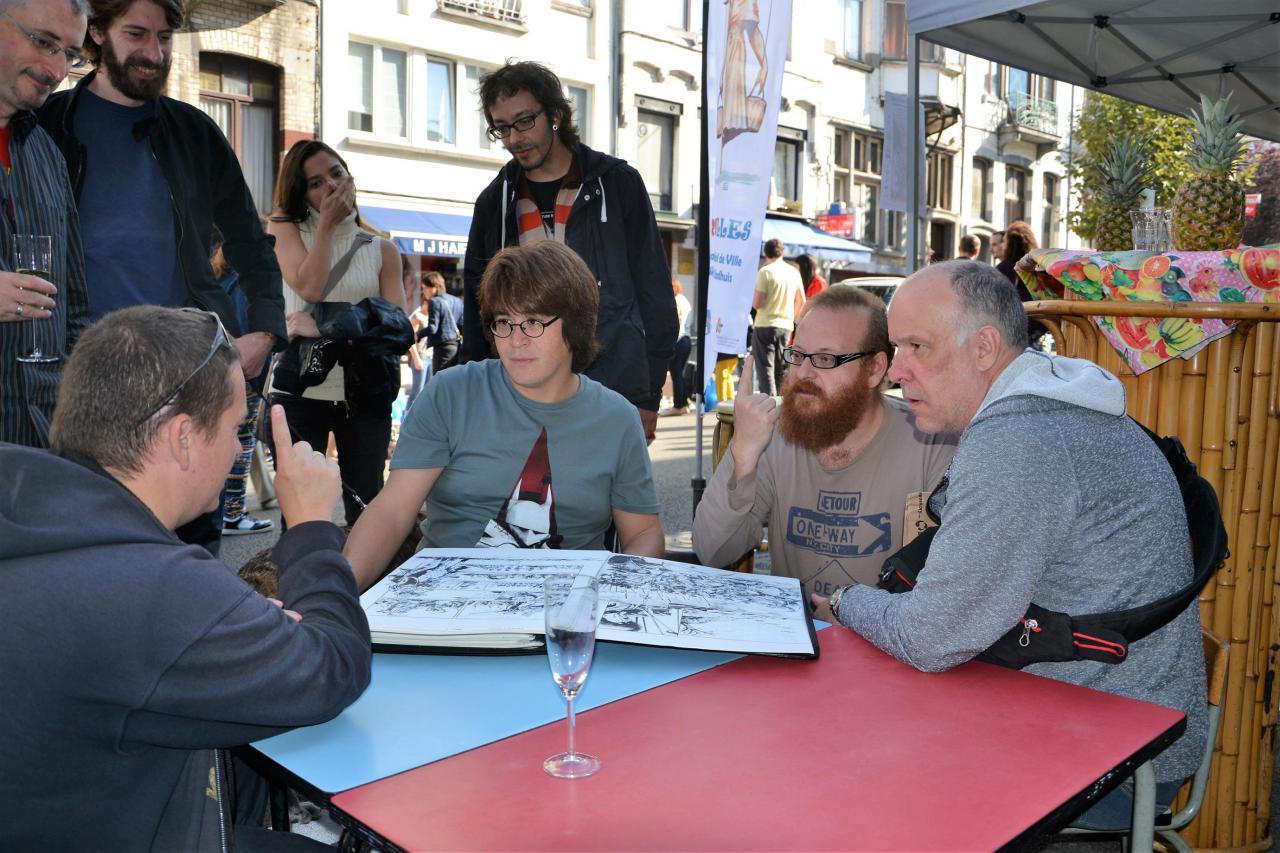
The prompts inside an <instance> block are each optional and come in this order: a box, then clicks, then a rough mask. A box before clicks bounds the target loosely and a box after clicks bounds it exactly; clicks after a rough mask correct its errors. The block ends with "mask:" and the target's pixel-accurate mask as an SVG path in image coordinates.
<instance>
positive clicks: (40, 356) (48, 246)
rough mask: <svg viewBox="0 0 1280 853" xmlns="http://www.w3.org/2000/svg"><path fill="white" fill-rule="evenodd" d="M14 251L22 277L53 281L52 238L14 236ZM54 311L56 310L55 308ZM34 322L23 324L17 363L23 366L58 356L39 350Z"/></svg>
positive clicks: (35, 322)
mask: <svg viewBox="0 0 1280 853" xmlns="http://www.w3.org/2000/svg"><path fill="white" fill-rule="evenodd" d="M13 241H14V246H15V249H16V255H17V257H16V261H17V263H16V264H15V268H16V270H17V272H19V273H21V274H22V275H34V276H36V277H38V278H42V279H44V280H45V281H52V280H53V273H52V270H53V238H52V237H47V236H44V235H37V234H16V235H14V238H13ZM54 310H55V311H56V310H57V307H56V306H55V308H54ZM36 324H37V321H36V320H28V321H27V322H25V323H24V324H23V327H24V328H25V329H26V331H25V332H23V341H24V342H25V346H24V347H23V353H24V354H23V355H19V356H18V361H20V362H22V363H24V364H52V363H53V362H55V361H58V356H57V355H53V354H48V355H46V354H45V353H44V351H43V350H42V349H41V348H40V341H39V340H38V335H37V330H36Z"/></svg>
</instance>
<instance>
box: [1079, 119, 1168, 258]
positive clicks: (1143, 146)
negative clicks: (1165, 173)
mask: <svg viewBox="0 0 1280 853" xmlns="http://www.w3.org/2000/svg"><path fill="white" fill-rule="evenodd" d="M1152 168H1153V167H1152V163H1151V160H1150V159H1149V158H1148V157H1147V140H1146V139H1142V138H1130V137H1126V138H1123V139H1113V140H1112V141H1111V142H1110V143H1109V144H1108V145H1107V152H1106V153H1105V154H1104V155H1103V156H1102V160H1101V161H1100V162H1099V163H1098V171H1099V173H1100V177H1101V181H1100V187H1101V190H1100V191H1101V195H1102V204H1101V205H1100V209H1099V212H1098V221H1097V224H1096V225H1095V226H1094V229H1093V247H1094V248H1095V249H1097V250H1098V251H1099V252H1123V251H1125V250H1126V249H1131V248H1133V226H1132V221H1131V219H1130V216H1129V214H1131V213H1132V212H1133V211H1135V210H1137V209H1138V201H1139V199H1140V197H1141V196H1142V190H1143V188H1144V187H1146V186H1147V185H1148V184H1150V183H1151V180H1152Z"/></svg>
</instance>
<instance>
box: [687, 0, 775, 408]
mask: <svg viewBox="0 0 1280 853" xmlns="http://www.w3.org/2000/svg"><path fill="white" fill-rule="evenodd" d="M705 2H706V4H707V25H706V29H705V30H704V42H703V44H704V45H705V47H704V49H705V50H706V80H705V81H704V82H705V86H704V91H705V92H706V98H707V107H708V109H707V112H706V122H705V124H706V134H707V136H706V142H707V149H706V150H707V164H708V173H709V174H708V177H709V181H710V188H709V189H710V199H709V200H708V210H709V216H708V226H707V228H706V233H707V238H706V240H705V243H704V245H705V246H706V249H705V251H706V252H707V257H708V261H709V263H708V274H707V298H706V300H705V301H704V302H703V303H702V304H704V305H706V315H705V317H706V334H704V335H703V337H702V341H703V352H704V359H703V365H704V368H703V370H704V374H707V373H710V372H711V369H712V368H713V367H714V365H715V360H716V353H718V352H731V353H739V352H742V350H743V348H744V346H745V343H746V338H747V323H748V320H749V316H750V313H751V294H752V292H753V291H754V290H755V281H756V270H757V267H758V263H757V262H758V260H759V257H760V244H761V243H762V242H763V240H764V238H763V236H762V235H761V232H762V231H763V229H764V212H765V206H766V205H767V204H768V201H769V178H770V177H771V175H772V173H773V155H774V146H775V142H776V137H777V132H778V105H779V103H780V101H781V99H782V75H783V70H784V67H785V65H786V61H787V44H788V42H789V41H790V31H791V0H705ZM706 382H707V376H706V375H704V376H702V378H701V383H700V387H704V386H705V385H706Z"/></svg>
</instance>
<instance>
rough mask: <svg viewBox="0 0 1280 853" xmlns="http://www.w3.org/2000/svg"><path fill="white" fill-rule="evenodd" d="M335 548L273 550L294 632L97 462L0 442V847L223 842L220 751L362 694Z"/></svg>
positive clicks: (362, 624) (302, 537) (361, 662)
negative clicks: (294, 616) (297, 617)
mask: <svg viewBox="0 0 1280 853" xmlns="http://www.w3.org/2000/svg"><path fill="white" fill-rule="evenodd" d="M341 547H342V536H341V533H340V532H339V531H338V529H337V528H335V527H334V526H333V525H331V524H329V523H327V522H310V523H307V524H301V525H298V526H297V527H294V528H291V529H290V530H289V531H288V532H286V533H285V534H284V535H283V536H282V537H281V539H280V543H279V544H278V545H277V546H276V549H275V555H274V556H275V560H276V562H277V563H278V565H279V566H280V592H279V597H280V598H281V599H282V600H283V601H284V603H285V606H286V607H288V608H290V609H291V610H295V611H297V612H298V613H300V614H302V621H301V622H299V623H294V622H293V621H292V620H291V619H290V618H289V617H288V616H287V615H285V614H284V613H282V612H281V611H280V610H279V609H278V608H277V607H275V606H274V605H273V604H271V603H270V602H269V601H267V600H266V599H265V598H263V597H261V596H260V595H258V594H257V593H255V592H254V591H253V590H251V589H250V588H249V586H248V585H247V584H245V583H244V581H242V580H241V579H240V578H239V577H237V576H236V575H235V573H234V572H233V571H232V570H231V569H230V568H228V567H227V566H226V565H225V564H223V563H221V562H220V561H218V560H216V559H214V558H213V557H211V556H210V555H209V554H208V553H207V552H206V551H204V550H203V549H201V548H198V547H195V546H192V545H185V544H183V543H182V542H181V541H179V540H178V539H177V537H175V536H174V535H173V533H172V531H170V530H168V529H167V528H166V527H165V526H164V525H163V524H162V523H161V522H160V521H159V519H157V518H156V517H155V516H154V515H153V514H152V513H151V511H150V510H148V509H147V507H146V506H145V505H144V504H143V503H142V502H141V501H139V500H138V499H137V498H136V497H135V496H134V495H133V494H132V493H131V492H129V491H128V490H127V489H126V488H124V486H122V485H121V484H120V483H119V482H117V481H116V480H114V479H113V478H111V477H110V476H108V475H107V474H106V473H104V472H103V471H102V470H101V469H98V468H96V467H95V466H93V465H92V464H91V463H81V462H78V461H72V460H70V459H66V458H62V457H59V456H56V455H54V454H52V453H50V452H48V451H40V450H32V449H28V448H22V447H17V446H15V445H8V444H0V685H3V686H4V699H3V701H0V729H2V730H3V731H4V733H5V735H4V737H3V738H0V849H6V850H139V851H145V850H156V851H159V850H184V851H185V850H218V849H226V847H227V839H226V835H227V833H228V831H229V829H230V824H229V817H228V815H229V814H230V807H229V804H228V803H227V802H226V798H225V795H224V791H225V788H224V786H223V782H224V779H223V767H222V766H221V763H220V762H215V760H214V752H213V750H214V749H217V748H222V747H230V746H235V745H239V744H244V743H248V742H250V741H254V740H258V739H260V738H264V737H268V736H270V735H274V734H277V733H279V732H282V731H286V730H288V729H291V728H294V727H297V726H305V725H312V724H315V723H321V722H324V721H325V720H328V719H330V718H332V717H334V716H335V715H337V714H338V713H339V712H340V711H341V710H342V709H343V708H345V707H346V706H347V705H349V704H350V703H351V702H353V701H355V699H356V698H357V697H358V696H359V695H360V694H361V693H362V692H363V691H364V688H365V687H366V686H367V684H368V682H369V671H370V663H371V661H370V650H369V629H368V623H367V621H366V620H365V617H364V612H363V611H362V610H361V609H360V602H359V599H358V597H357V594H356V586H355V579H354V578H353V577H352V574H351V569H350V567H349V566H348V565H347V562H346V560H345V559H343V557H342V553H341Z"/></svg>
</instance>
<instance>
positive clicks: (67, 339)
mask: <svg viewBox="0 0 1280 853" xmlns="http://www.w3.org/2000/svg"><path fill="white" fill-rule="evenodd" d="M86 13H87V7H86V2H85V0H0V441H7V442H12V443H15V444H26V445H30V446H34V447H47V446H48V444H49V421H50V419H51V418H52V417H53V406H54V403H55V402H57V396H58V382H59V380H60V378H61V376H62V365H63V362H64V361H65V360H66V356H67V354H68V353H69V352H70V351H71V347H72V346H73V345H74V344H75V342H76V339H77V338H78V337H79V335H80V332H81V331H82V330H83V329H84V327H85V326H86V325H87V324H88V317H89V303H88V297H87V295H86V292H85V279H84V258H83V256H82V254H81V249H80V224H79V219H78V218H77V216H76V209H75V201H74V199H73V197H72V194H71V187H70V185H69V183H68V181H67V167H66V163H65V162H64V161H63V159H62V155H61V154H60V153H59V152H58V149H57V147H56V146H55V145H54V144H53V141H52V140H51V139H50V138H49V136H48V135H47V134H46V133H45V132H44V131H43V130H41V129H40V128H39V127H38V126H37V125H36V118H35V115H34V114H33V112H32V110H34V109H36V108H37V107H39V106H40V105H41V104H43V103H44V101H45V98H47V97H48V96H49V93H51V92H52V91H53V90H54V89H55V88H56V87H57V86H58V84H59V83H61V82H62V80H63V78H65V77H66V76H67V71H68V69H70V68H73V67H79V66H80V65H82V64H84V61H85V57H84V54H83V53H81V52H80V45H81V44H82V43H83V41H84V35H85V29H86V27H87V17H86ZM18 235H38V236H44V237H49V238H52V239H51V241H50V242H51V245H52V255H51V257H50V258H49V259H48V260H49V263H48V264H47V265H46V264H44V263H40V262H37V263H36V264H35V265H32V264H30V263H26V262H24V263H23V264H22V268H24V269H37V270H38V271H39V272H41V273H43V275H44V276H47V278H48V280H47V281H45V280H43V278H42V277H37V276H35V275H26V274H20V273H18V272H17V270H18V268H19V266H18V258H17V257H16V249H17V242H18V241H17V240H16V237H17V236H18ZM40 267H45V268H44V269H39V268H40Z"/></svg>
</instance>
